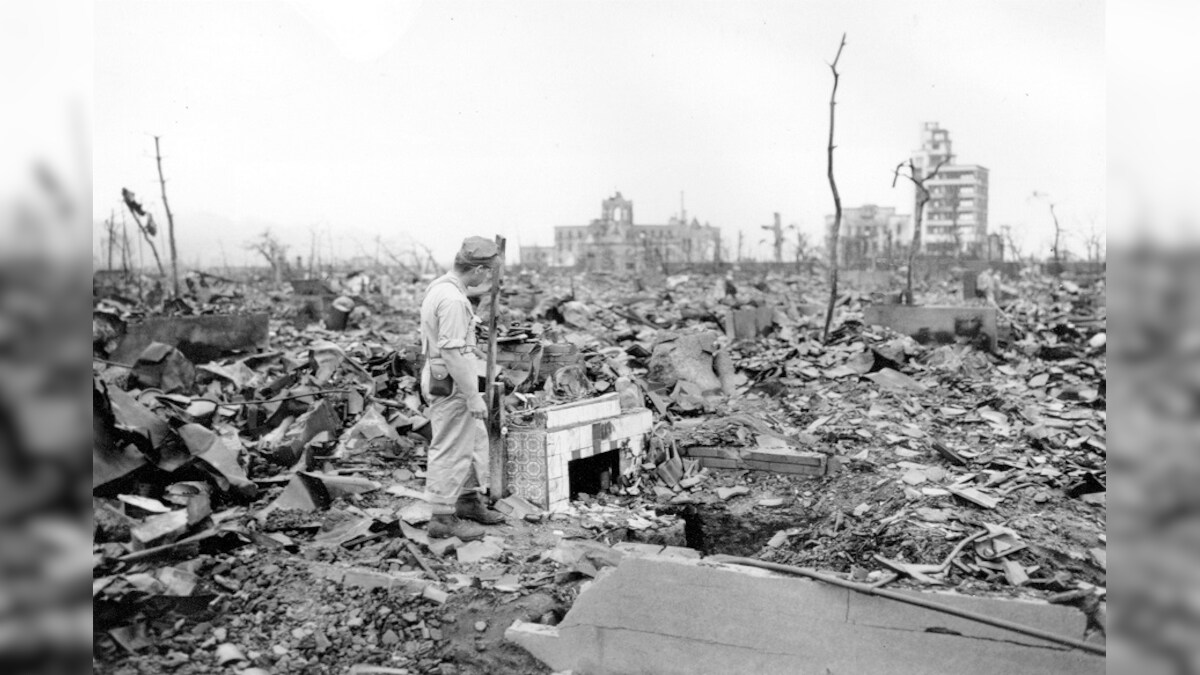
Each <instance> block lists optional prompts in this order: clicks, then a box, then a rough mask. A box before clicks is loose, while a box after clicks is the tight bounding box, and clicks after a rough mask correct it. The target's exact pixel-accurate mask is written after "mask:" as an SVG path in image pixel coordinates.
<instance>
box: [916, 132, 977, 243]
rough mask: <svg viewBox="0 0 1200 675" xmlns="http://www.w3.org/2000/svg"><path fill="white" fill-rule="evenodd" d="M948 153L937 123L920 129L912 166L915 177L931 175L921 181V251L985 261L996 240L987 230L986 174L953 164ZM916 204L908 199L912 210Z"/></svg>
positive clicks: (947, 141) (944, 134) (947, 142)
mask: <svg viewBox="0 0 1200 675" xmlns="http://www.w3.org/2000/svg"><path fill="white" fill-rule="evenodd" d="M951 148H952V145H951V141H950V132H949V131H948V130H946V129H943V128H941V126H940V125H938V123H937V122H926V123H925V124H924V125H923V126H922V127H921V148H920V149H919V150H917V151H915V152H914V153H913V157H912V159H913V164H914V166H915V167H916V169H917V172H918V176H921V177H926V176H929V175H931V174H933V177H932V178H929V179H928V180H927V181H926V182H925V187H926V188H927V189H928V190H929V203H928V204H926V205H925V217H924V219H923V221H922V223H921V229H922V230H923V232H921V247H922V251H921V252H922V253H925V254H930V255H945V256H956V255H962V254H966V255H968V256H972V257H981V258H983V257H989V258H990V257H992V249H993V248H994V247H995V243H996V241H995V240H996V237H990V236H989V231H988V170H987V168H985V167H982V166H980V165H978V164H958V163H956V162H955V157H956V155H955V154H954V153H953V152H952V150H951ZM939 166H940V167H941V168H940V169H939V168H937V167H939ZM935 169H937V173H936V174H934V170H935ZM916 199H917V195H915V194H914V196H913V200H914V204H913V206H914V209H915V208H916ZM914 212H915V211H914Z"/></svg>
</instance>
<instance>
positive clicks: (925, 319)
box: [863, 305, 996, 348]
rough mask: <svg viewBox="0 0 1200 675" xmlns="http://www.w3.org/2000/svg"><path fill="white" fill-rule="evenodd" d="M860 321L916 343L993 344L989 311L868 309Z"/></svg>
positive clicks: (992, 314) (901, 307) (991, 311)
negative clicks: (976, 340) (974, 341)
mask: <svg viewBox="0 0 1200 675" xmlns="http://www.w3.org/2000/svg"><path fill="white" fill-rule="evenodd" d="M863 321H864V322H866V323H868V324H871V325H875V326H886V327H888V328H891V329H892V330H895V331H896V332H897V333H903V334H904V335H911V336H912V337H913V338H915V339H916V340H917V341H918V342H925V343H928V342H938V343H945V344H949V343H952V342H955V341H957V340H958V339H960V338H961V339H973V338H976V337H979V336H984V337H985V338H986V340H987V346H988V347H989V348H990V347H992V346H994V345H995V344H996V310H995V309H994V308H992V307H948V306H910V305H870V306H868V307H864V308H863Z"/></svg>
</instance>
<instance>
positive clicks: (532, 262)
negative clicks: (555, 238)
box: [520, 246, 554, 268]
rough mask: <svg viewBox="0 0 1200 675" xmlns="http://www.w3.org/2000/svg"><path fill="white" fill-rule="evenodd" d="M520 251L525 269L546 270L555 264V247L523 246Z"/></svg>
mask: <svg viewBox="0 0 1200 675" xmlns="http://www.w3.org/2000/svg"><path fill="white" fill-rule="evenodd" d="M520 251H521V265H522V266H523V267H536V268H546V267H550V266H551V265H553V264H554V247H553V246H522V247H521V249H520Z"/></svg>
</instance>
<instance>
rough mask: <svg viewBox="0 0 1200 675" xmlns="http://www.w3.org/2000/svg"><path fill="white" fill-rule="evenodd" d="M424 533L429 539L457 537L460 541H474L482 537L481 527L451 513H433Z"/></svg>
mask: <svg viewBox="0 0 1200 675" xmlns="http://www.w3.org/2000/svg"><path fill="white" fill-rule="evenodd" d="M425 535H426V536H428V537H429V538H430V539H448V538H450V537H458V538H459V539H461V540H462V541H475V540H477V539H483V528H482V527H480V526H478V525H476V524H475V523H472V522H468V521H466V520H462V519H461V518H459V517H458V516H456V515H454V514H452V513H435V514H433V518H431V519H430V520H429V525H427V526H426V527H425Z"/></svg>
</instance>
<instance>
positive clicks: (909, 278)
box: [892, 157, 950, 305]
mask: <svg viewBox="0 0 1200 675" xmlns="http://www.w3.org/2000/svg"><path fill="white" fill-rule="evenodd" d="M948 161H950V158H949V157H947V158H945V159H943V160H942V161H940V162H938V163H937V166H935V167H933V171H930V172H929V173H922V172H921V171H919V170H918V169H917V165H916V164H914V163H913V161H912V160H911V159H909V160H908V161H907V162H900V163H899V164H897V165H896V168H895V169H894V170H893V171H892V187H896V181H897V180H899V179H900V178H901V177H902V176H903V177H904V178H907V179H908V180H909V181H910V182H912V184H913V185H915V186H916V188H917V208H916V209H914V210H915V213H913V236H912V244H911V245H910V246H909V247H908V272H907V274H906V277H905V280H904V296H905V297H904V303H905V304H907V305H911V304H913V266H914V263H915V262H916V258H917V251H919V250H920V249H921V222H922V220H923V218H924V216H925V205H926V204H928V203H929V190H928V189H927V188H926V187H925V181H928V180H929V179H930V178H933V177H934V176H936V175H937V173H938V171H940V170H941V169H942V165H944V164H945V163H946V162H948ZM904 168H907V169H908V173H907V174H904V173H900V170H901V169H904Z"/></svg>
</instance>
